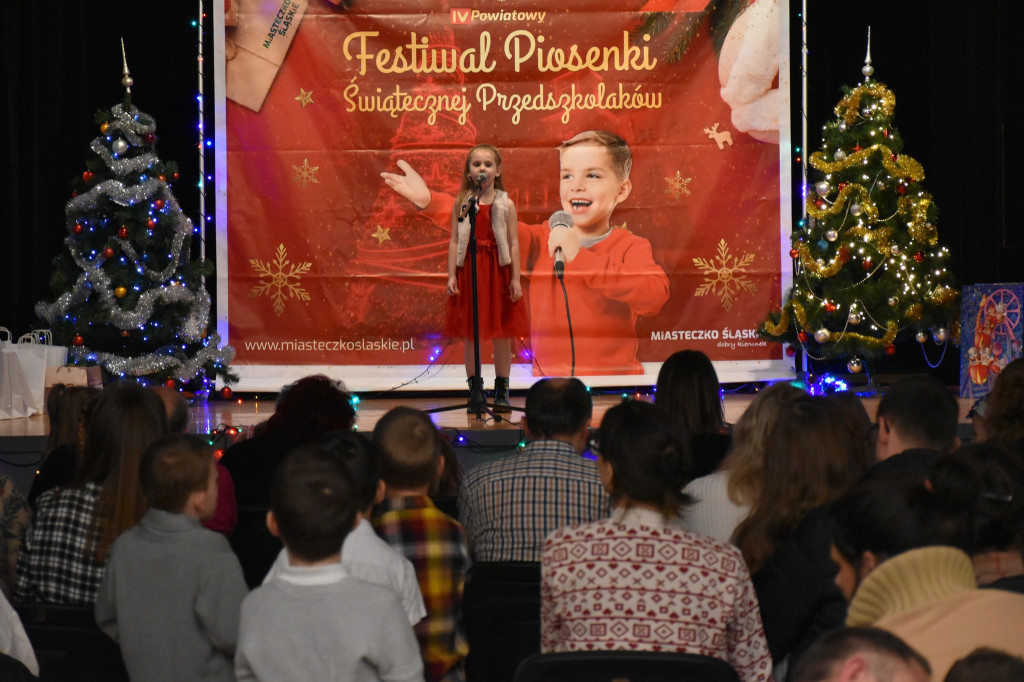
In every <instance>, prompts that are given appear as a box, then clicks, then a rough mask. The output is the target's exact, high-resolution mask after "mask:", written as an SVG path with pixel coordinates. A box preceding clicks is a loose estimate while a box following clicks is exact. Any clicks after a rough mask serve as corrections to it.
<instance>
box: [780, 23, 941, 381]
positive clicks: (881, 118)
mask: <svg viewBox="0 0 1024 682" xmlns="http://www.w3.org/2000/svg"><path fill="white" fill-rule="evenodd" d="M862 72H863V74H864V76H865V78H864V81H863V82H861V84H860V85H858V86H857V87H855V88H853V89H849V88H844V93H845V96H844V97H843V98H842V99H841V100H840V102H839V104H837V105H836V107H835V115H836V118H835V119H834V120H832V121H829V122H828V123H826V124H825V126H824V130H823V135H822V138H823V139H822V145H821V148H820V149H819V150H818V151H816V152H814V153H813V154H811V156H810V158H809V160H808V163H809V165H810V166H811V167H812V168H813V169H814V170H815V171H817V173H816V174H814V175H813V176H812V177H811V178H809V180H811V183H810V184H809V186H808V187H809V189H810V190H811V191H809V192H808V193H807V194H808V196H807V197H806V202H807V216H808V219H807V220H806V222H805V223H802V224H801V229H798V230H796V231H794V232H793V248H792V250H791V251H790V252H789V254H790V256H791V257H792V258H793V262H794V277H793V282H794V283H793V288H792V289H791V290H790V291H789V292H788V295H787V297H786V299H787V300H786V301H785V303H784V304H783V306H782V308H781V310H779V311H776V312H774V313H772V314H770V315H769V316H768V318H767V319H766V320H765V321H764V322H762V324H761V328H760V332H761V335H762V336H763V337H765V338H768V339H771V340H775V341H784V342H787V343H789V344H791V345H792V346H794V347H796V346H797V345H799V346H801V347H802V348H803V350H804V352H805V353H807V355H808V356H809V357H811V358H814V359H835V358H848V363H847V366H848V368H849V369H850V370H851V371H853V372H859V371H860V370H861V369H863V367H864V362H865V360H868V359H871V358H877V357H879V356H880V355H881V354H882V353H886V354H889V355H892V354H893V353H895V351H896V347H895V345H894V343H895V341H896V339H897V337H901V336H903V335H910V334H913V335H915V337H916V338H917V341H918V342H920V343H925V342H926V341H928V340H929V338H933V339H934V340H935V341H936V342H937V343H946V342H947V341H948V340H955V339H956V338H957V337H958V335H959V334H958V331H959V323H958V320H959V319H960V313H959V303H958V297H959V294H958V291H957V289H956V287H955V284H954V282H953V277H952V275H951V274H950V273H949V272H948V271H947V261H948V260H949V251H948V250H947V249H946V248H945V247H944V246H941V245H940V244H939V236H938V232H937V231H936V228H935V222H936V219H937V218H938V209H937V208H936V206H935V204H934V202H933V201H932V197H931V195H930V194H929V193H928V192H927V191H925V189H924V185H923V182H924V177H925V176H924V168H923V167H922V166H921V164H920V163H918V162H917V161H916V160H914V159H913V158H911V157H910V156H907V155H906V154H902V153H901V151H902V149H903V140H902V138H901V137H900V134H899V132H898V131H897V130H896V128H895V127H894V126H893V124H892V119H893V110H894V109H895V106H896V98H895V96H894V95H893V93H892V92H891V91H890V90H889V89H888V88H886V87H885V85H883V84H882V83H879V82H878V81H875V80H872V79H871V75H872V74H873V73H874V69H873V68H872V66H871V52H870V43H869V47H868V56H867V59H866V63H865V65H864V67H863V69H862Z"/></svg>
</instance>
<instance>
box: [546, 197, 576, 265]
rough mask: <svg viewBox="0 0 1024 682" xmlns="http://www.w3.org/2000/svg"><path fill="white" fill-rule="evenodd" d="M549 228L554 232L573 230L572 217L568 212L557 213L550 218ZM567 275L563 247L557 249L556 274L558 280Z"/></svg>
mask: <svg viewBox="0 0 1024 682" xmlns="http://www.w3.org/2000/svg"><path fill="white" fill-rule="evenodd" d="M548 228H550V229H551V231H552V232H554V231H555V230H566V229H572V216H571V215H569V212H568V211H555V212H554V213H552V214H551V217H550V218H548ZM564 273H565V254H564V253H562V247H558V248H557V249H555V274H556V275H558V279H562V275H563V274H564Z"/></svg>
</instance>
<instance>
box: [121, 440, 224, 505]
mask: <svg viewBox="0 0 1024 682" xmlns="http://www.w3.org/2000/svg"><path fill="white" fill-rule="evenodd" d="M212 464H213V448H212V447H211V446H210V443H209V442H208V441H207V440H205V439H203V438H200V437H199V436H196V435H193V434H174V435H170V436H165V437H163V438H161V439H160V440H158V441H156V442H155V443H153V444H152V445H150V446H149V448H147V449H146V451H145V452H144V453H142V459H141V461H140V462H139V483H140V485H141V486H142V494H143V495H145V496H146V499H147V500H148V501H149V506H150V507H156V508H157V509H163V510H164V511H171V512H180V511H182V510H183V509H184V508H185V504H186V503H187V502H188V498H189V496H190V495H191V494H192V493H194V492H196V491H197V490H206V486H207V483H208V482H209V480H210V466H211V465H212Z"/></svg>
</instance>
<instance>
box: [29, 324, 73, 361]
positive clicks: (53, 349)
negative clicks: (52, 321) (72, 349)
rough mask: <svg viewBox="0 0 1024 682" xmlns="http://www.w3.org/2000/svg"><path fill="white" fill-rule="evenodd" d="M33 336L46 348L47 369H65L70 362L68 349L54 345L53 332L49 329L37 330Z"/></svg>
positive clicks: (33, 332)
mask: <svg viewBox="0 0 1024 682" xmlns="http://www.w3.org/2000/svg"><path fill="white" fill-rule="evenodd" d="M32 336H34V337H36V340H37V341H38V342H39V343H41V344H42V345H43V346H45V347H46V350H45V352H44V355H45V357H46V366H47V367H63V366H64V365H66V364H67V362H68V347H67V346H55V345H53V332H51V331H50V330H49V329H35V330H33V331H32Z"/></svg>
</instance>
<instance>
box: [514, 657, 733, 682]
mask: <svg viewBox="0 0 1024 682" xmlns="http://www.w3.org/2000/svg"><path fill="white" fill-rule="evenodd" d="M515 682H740V678H739V675H737V674H736V671H735V670H734V669H733V667H732V666H731V665H729V664H728V663H726V662H725V661H723V660H721V659H718V658H712V657H711V656H699V655H697V654H676V653H664V652H660V651H568V652H564V653H557V654H536V655H534V656H530V657H529V658H527V659H526V660H524V661H523V662H522V663H520V664H519V669H518V670H517V671H516V676H515Z"/></svg>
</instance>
